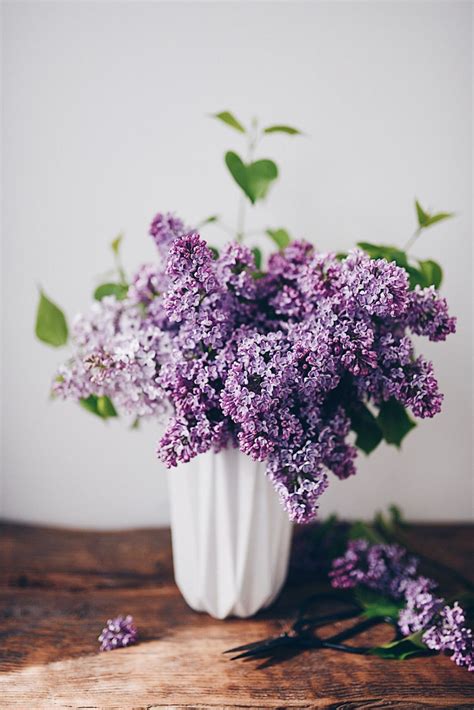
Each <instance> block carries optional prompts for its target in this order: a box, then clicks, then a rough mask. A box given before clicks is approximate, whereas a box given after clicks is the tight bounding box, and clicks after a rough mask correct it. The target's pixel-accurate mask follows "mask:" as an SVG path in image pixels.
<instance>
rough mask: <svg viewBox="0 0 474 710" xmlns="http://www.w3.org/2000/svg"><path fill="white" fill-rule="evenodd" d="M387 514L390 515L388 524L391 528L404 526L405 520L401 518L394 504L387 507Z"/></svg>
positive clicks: (401, 515) (399, 511) (398, 509)
mask: <svg viewBox="0 0 474 710" xmlns="http://www.w3.org/2000/svg"><path fill="white" fill-rule="evenodd" d="M388 512H389V514H390V523H391V525H392V526H393V527H401V526H403V525H405V520H404V518H403V514H402V511H401V510H400V508H399V507H398V505H395V503H391V504H390V505H389V506H388Z"/></svg>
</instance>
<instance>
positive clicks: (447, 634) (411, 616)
mask: <svg viewBox="0 0 474 710" xmlns="http://www.w3.org/2000/svg"><path fill="white" fill-rule="evenodd" d="M417 570H418V560H417V558H415V557H412V556H410V555H408V553H407V551H406V550H405V549H404V548H403V547H401V546H400V545H385V544H371V543H369V542H368V541H367V540H363V539H359V540H352V541H350V542H349V544H348V546H347V549H346V551H345V553H344V555H343V556H342V557H338V558H337V559H335V560H333V562H332V569H331V571H330V573H329V578H330V580H331V584H332V586H333V587H334V588H336V589H350V588H353V587H356V586H358V585H362V586H366V587H369V588H370V589H374V590H376V591H378V592H380V593H381V594H384V595H387V596H390V597H392V598H394V599H397V600H402V601H403V603H404V607H403V608H402V609H401V610H400V613H399V616H398V625H399V628H400V631H401V632H402V634H403V635H404V636H408V635H409V634H412V633H416V632H422V631H424V633H423V634H422V641H423V643H424V644H425V645H426V646H427V647H428V648H430V649H432V650H435V651H444V652H449V653H451V659H452V660H453V661H454V662H455V663H456V664H457V665H458V666H465V667H466V668H467V669H468V670H469V671H474V645H473V634H472V630H471V629H470V628H468V627H467V626H466V618H465V614H464V611H463V609H462V608H461V607H460V606H459V604H458V602H455V603H454V604H453V605H452V606H449V605H447V604H446V603H445V600H444V599H443V598H441V597H439V596H437V594H436V588H437V584H436V582H434V581H433V580H432V579H429V578H428V577H423V576H421V575H417Z"/></svg>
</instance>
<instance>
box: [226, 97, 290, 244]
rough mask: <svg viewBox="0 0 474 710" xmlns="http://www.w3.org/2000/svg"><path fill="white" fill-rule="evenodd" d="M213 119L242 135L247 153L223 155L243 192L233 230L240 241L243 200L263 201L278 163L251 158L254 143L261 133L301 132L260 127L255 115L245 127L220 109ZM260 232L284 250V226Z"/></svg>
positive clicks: (284, 127)
mask: <svg viewBox="0 0 474 710" xmlns="http://www.w3.org/2000/svg"><path fill="white" fill-rule="evenodd" d="M213 118H216V119H218V120H219V121H221V122H223V123H225V124H226V125H227V126H229V127H230V128H232V129H233V130H235V131H237V132H238V133H241V134H243V135H244V136H245V138H246V151H247V156H246V158H245V159H243V158H242V157H241V156H240V155H239V154H238V153H236V152H234V151H227V153H226V154H225V156H224V161H225V165H226V167H227V169H228V171H229V173H230V175H231V177H232V178H233V180H234V182H235V183H236V184H237V185H238V187H239V188H240V189H241V191H242V193H243V194H242V197H241V200H240V204H239V209H238V217H237V228H236V230H235V237H236V239H237V241H243V239H244V238H245V237H246V236H248V235H246V232H245V216H246V202H247V200H249V201H250V203H251V204H252V205H255V204H256V203H257V202H259V201H261V200H264V199H265V198H266V197H267V195H268V192H269V190H270V187H271V186H272V184H273V183H274V182H275V181H276V180H277V178H278V176H279V169H278V166H277V165H276V163H275V162H274V161H273V160H271V159H269V158H260V159H258V160H254V155H255V150H256V148H257V145H258V144H259V143H260V141H261V139H262V138H263V137H264V136H265V135H271V134H274V133H283V134H286V135H289V136H296V135H302V133H301V131H300V130H298V129H297V128H294V127H293V126H288V125H285V124H273V125H270V126H266V127H264V128H263V129H260V128H259V126H258V121H257V119H255V118H254V119H253V120H252V122H251V124H250V126H249V127H246V126H245V125H244V124H243V123H242V122H241V121H239V120H238V119H237V118H236V116H235V115H234V114H233V113H231V112H230V111H221V112H219V113H216V114H213ZM263 233H264V234H266V235H267V236H269V237H270V239H272V241H273V242H274V243H275V244H276V245H277V246H278V248H279V249H284V248H285V246H287V245H288V244H289V242H290V237H289V234H288V232H287V231H286V230H285V229H265V230H263Z"/></svg>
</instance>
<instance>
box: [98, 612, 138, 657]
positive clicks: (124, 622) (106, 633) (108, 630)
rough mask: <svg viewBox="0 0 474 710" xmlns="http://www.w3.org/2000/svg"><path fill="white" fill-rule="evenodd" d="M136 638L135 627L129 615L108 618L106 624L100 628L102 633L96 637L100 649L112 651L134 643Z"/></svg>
mask: <svg viewBox="0 0 474 710" xmlns="http://www.w3.org/2000/svg"><path fill="white" fill-rule="evenodd" d="M137 639H138V631H137V627H136V626H135V624H134V623H133V617H132V616H130V615H128V616H116V617H115V619H108V621H107V625H106V626H105V627H104V628H103V629H102V633H101V634H100V636H99V638H98V640H99V641H100V650H101V651H114V650H115V649H116V648H123V647H125V646H130V645H131V644H133V643H136V642H137Z"/></svg>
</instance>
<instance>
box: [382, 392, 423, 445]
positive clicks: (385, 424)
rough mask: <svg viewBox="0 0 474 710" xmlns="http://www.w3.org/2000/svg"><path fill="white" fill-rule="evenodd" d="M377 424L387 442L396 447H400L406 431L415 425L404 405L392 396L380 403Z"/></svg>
mask: <svg viewBox="0 0 474 710" xmlns="http://www.w3.org/2000/svg"><path fill="white" fill-rule="evenodd" d="M377 424H378V425H379V427H380V429H381V430H382V434H383V438H384V439H385V441H386V442H387V444H393V445H394V446H396V447H397V448H400V445H401V443H402V441H403V439H404V438H405V436H406V435H407V434H408V432H409V431H411V430H412V429H413V428H414V427H416V424H415V422H414V421H413V420H412V419H410V417H409V416H408V413H407V410H406V409H405V407H404V406H403V405H402V404H400V402H398V401H397V400H396V399H394V398H393V397H392V398H391V399H389V400H388V401H387V402H382V404H381V405H380V412H379V415H378V417H377Z"/></svg>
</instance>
